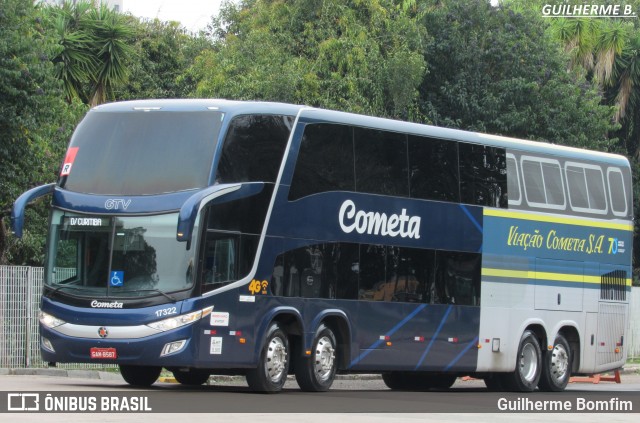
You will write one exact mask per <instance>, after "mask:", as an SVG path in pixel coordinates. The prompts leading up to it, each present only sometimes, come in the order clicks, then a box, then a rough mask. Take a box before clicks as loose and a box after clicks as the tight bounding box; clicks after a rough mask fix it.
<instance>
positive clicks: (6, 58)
mask: <svg viewBox="0 0 640 423" xmlns="http://www.w3.org/2000/svg"><path fill="white" fill-rule="evenodd" d="M56 53H57V46H56V44H55V42H54V41H53V40H52V39H51V38H50V37H49V36H48V34H47V32H46V31H45V29H44V28H43V25H42V16H41V15H40V13H39V11H38V10H37V9H36V8H35V7H34V6H33V4H32V2H25V1H22V0H0V173H1V174H2V178H0V263H7V262H9V261H11V262H13V263H38V262H39V261H41V259H42V252H43V247H44V233H45V230H46V229H45V227H46V225H45V223H44V222H45V216H46V211H44V210H42V209H40V210H36V211H35V212H34V210H29V215H28V219H29V221H30V222H31V223H32V224H30V226H29V230H27V231H26V233H25V237H24V239H23V240H22V241H18V240H16V239H15V238H13V237H12V236H10V235H9V234H8V227H7V225H8V219H7V217H8V215H9V212H10V209H11V205H12V203H13V201H14V200H15V199H16V197H17V196H18V195H19V194H21V193H22V192H23V191H25V190H27V189H29V188H31V187H33V186H36V185H41V184H43V183H46V182H51V181H54V180H55V178H56V173H57V171H58V167H59V164H60V162H59V158H60V157H61V156H62V154H63V151H64V149H65V148H66V144H67V141H68V137H69V135H70V133H71V130H72V129H73V126H74V125H75V124H76V122H77V120H78V117H79V116H80V114H81V113H82V112H83V108H82V107H80V106H79V105H78V104H75V103H74V104H71V105H69V104H67V103H65V102H64V100H63V98H64V95H63V87H62V85H61V83H60V82H59V81H58V80H57V79H56V78H55V76H54V73H55V71H54V65H53V64H52V63H51V61H50V57H52V56H53V55H55V54H56ZM33 223H35V224H33Z"/></svg>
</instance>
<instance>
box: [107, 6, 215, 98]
mask: <svg viewBox="0 0 640 423" xmlns="http://www.w3.org/2000/svg"><path fill="white" fill-rule="evenodd" d="M129 25H131V26H132V28H134V32H135V36H134V39H133V44H132V47H133V51H134V54H133V56H132V60H131V63H130V64H129V69H130V75H129V78H128V80H127V83H126V84H124V85H122V86H121V87H120V88H119V89H118V90H117V92H116V96H117V98H118V99H120V100H126V99H140V98H181V97H187V96H188V95H189V93H190V92H191V91H192V90H193V89H194V87H193V83H192V81H191V80H190V79H189V78H187V77H186V76H185V75H184V71H185V69H187V67H188V66H190V65H191V63H192V62H193V60H194V58H195V56H196V55H198V54H201V53H203V52H205V51H207V50H209V49H211V44H210V43H209V41H208V40H207V39H206V38H204V37H197V36H191V35H189V34H188V33H187V32H186V30H185V29H184V28H182V27H180V25H179V24H178V23H177V22H161V21H159V20H157V19H155V20H143V21H139V20H138V19H135V18H132V19H130V21H129Z"/></svg>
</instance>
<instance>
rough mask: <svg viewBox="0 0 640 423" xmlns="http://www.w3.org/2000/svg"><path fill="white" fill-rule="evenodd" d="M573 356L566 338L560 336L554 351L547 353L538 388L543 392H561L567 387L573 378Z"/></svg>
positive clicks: (554, 345)
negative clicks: (571, 377)
mask: <svg viewBox="0 0 640 423" xmlns="http://www.w3.org/2000/svg"><path fill="white" fill-rule="evenodd" d="M572 360H573V356H572V354H571V347H570V346H569V343H568V342H567V340H566V339H565V337H564V336H562V335H558V336H557V337H556V340H555V342H554V343H553V349H552V350H551V351H547V352H546V353H545V356H544V363H543V365H542V375H541V376H540V383H539V384H538V387H539V388H540V390H541V391H547V392H560V391H563V390H564V388H566V387H567V384H568V383H569V377H570V376H571V365H572Z"/></svg>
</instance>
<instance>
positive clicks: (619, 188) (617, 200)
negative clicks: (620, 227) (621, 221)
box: [607, 167, 629, 217]
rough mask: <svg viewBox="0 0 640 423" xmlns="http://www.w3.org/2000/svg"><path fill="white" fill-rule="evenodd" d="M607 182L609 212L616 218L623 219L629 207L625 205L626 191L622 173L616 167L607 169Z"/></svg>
mask: <svg viewBox="0 0 640 423" xmlns="http://www.w3.org/2000/svg"><path fill="white" fill-rule="evenodd" d="M607 182H608V184H609V198H610V200H611V211H612V212H613V214H614V215H616V216H620V217H625V216H626V215H627V211H628V209H629V206H628V205H627V191H626V190H625V187H624V177H623V176H622V171H621V170H620V169H618V168H616V167H610V168H609V169H607Z"/></svg>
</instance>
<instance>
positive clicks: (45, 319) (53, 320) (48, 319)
mask: <svg viewBox="0 0 640 423" xmlns="http://www.w3.org/2000/svg"><path fill="white" fill-rule="evenodd" d="M40 323H42V324H43V325H44V326H46V327H48V328H55V327H57V326H60V325H64V324H65V323H67V322H65V321H64V320H62V319H58V318H57V317H54V316H52V315H50V314H48V313H45V312H44V311H41V312H40Z"/></svg>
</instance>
